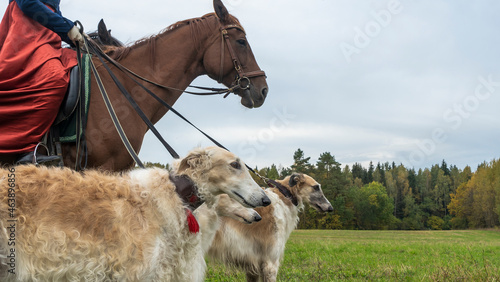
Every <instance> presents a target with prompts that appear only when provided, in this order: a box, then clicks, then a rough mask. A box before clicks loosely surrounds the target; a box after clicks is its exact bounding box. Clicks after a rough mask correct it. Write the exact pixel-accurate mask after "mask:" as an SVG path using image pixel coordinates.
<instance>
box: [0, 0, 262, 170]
mask: <svg viewBox="0 0 500 282" xmlns="http://www.w3.org/2000/svg"><path fill="white" fill-rule="evenodd" d="M214 10H215V13H211V14H207V15H205V16H203V17H200V18H194V19H190V20H185V21H181V22H178V23H175V24H173V25H171V26H169V27H168V28H166V29H165V30H164V31H163V32H161V33H159V34H157V35H155V36H152V37H150V38H147V39H143V40H140V41H138V42H136V43H135V44H133V45H131V46H129V47H116V48H115V49H114V50H112V51H111V52H110V53H109V54H110V56H111V57H114V58H115V60H116V61H118V62H119V63H120V64H122V65H123V66H125V67H126V68H128V69H130V70H131V71H133V72H135V73H137V74H139V75H141V76H142V77H145V78H147V79H149V80H151V81H154V82H156V83H158V84H161V85H166V86H169V87H172V88H176V89H181V90H185V89H186V88H187V87H188V86H189V84H190V83H191V82H192V81H193V80H194V79H195V78H196V77H198V76H200V75H205V74H206V75H208V76H209V77H210V78H212V79H214V80H217V81H218V82H220V83H223V84H224V85H225V86H227V87H231V86H234V84H235V83H236V82H235V78H237V77H241V74H242V73H243V74H245V73H253V74H255V73H261V74H259V75H257V76H255V75H248V77H249V78H248V80H246V83H247V85H245V87H243V88H239V89H236V90H235V91H234V92H235V94H237V95H239V96H240V97H241V104H242V105H244V106H245V107H247V108H257V107H260V106H261V105H262V104H263V103H264V100H265V98H266V96H267V92H268V86H267V83H266V77H265V75H264V74H263V72H262V71H260V68H259V66H258V64H257V62H256V60H255V58H254V55H253V53H252V50H251V48H250V45H249V44H248V42H247V39H246V37H245V32H244V29H243V27H241V25H240V23H239V21H238V20H237V19H236V18H235V17H234V16H232V15H230V14H229V13H228V11H227V9H226V8H225V7H224V5H223V4H222V2H221V1H220V0H214ZM222 30H226V31H227V35H228V37H227V40H224V39H223V38H224V37H223V32H221V31H222ZM225 41H226V42H225ZM228 45H230V46H231V48H229V47H228ZM230 53H233V54H230ZM231 55H233V56H236V57H237V59H238V61H239V62H240V64H241V69H242V70H239V71H238V70H236V67H235V64H234V62H233V59H232V56H231ZM93 61H94V63H95V64H96V66H97V69H98V71H99V74H100V76H101V79H102V81H103V82H104V84H105V86H106V90H107V93H108V95H109V98H110V100H111V102H112V104H113V107H114V109H115V111H116V113H117V115H118V118H119V120H120V123H121V124H122V125H123V127H124V131H125V133H126V135H127V137H128V139H129V140H130V143H131V144H132V146H133V148H134V150H135V151H136V152H139V150H140V148H141V145H142V142H143V139H144V135H145V134H146V132H147V131H148V128H147V126H146V124H145V123H144V122H143V121H142V119H141V118H140V117H139V116H138V115H137V114H136V113H135V112H134V110H133V108H132V107H131V106H130V105H129V104H128V102H127V100H126V99H125V98H124V97H123V96H122V94H121V93H120V91H119V90H118V88H117V87H115V86H114V84H113V82H112V78H111V77H110V76H109V74H108V73H107V72H106V70H105V69H104V67H103V66H102V64H100V63H99V62H98V59H97V58H93ZM112 69H113V71H114V73H115V75H116V76H117V77H118V79H119V80H120V81H121V82H122V83H123V85H124V86H125V88H126V89H127V91H128V92H129V93H131V95H132V96H133V97H134V99H135V101H136V102H137V103H138V104H139V106H140V107H141V109H142V110H143V111H144V113H145V114H146V115H147V117H148V118H149V119H150V120H151V121H152V122H153V123H156V122H157V121H158V120H160V119H161V118H162V117H163V116H164V115H165V114H166V112H167V111H168V109H166V108H165V107H163V106H162V105H161V104H160V103H158V102H157V101H156V100H155V99H154V98H152V97H151V96H149V95H148V94H147V93H146V92H144V90H141V89H140V87H139V86H137V85H136V84H134V82H132V81H131V80H130V79H129V78H127V74H125V73H122V72H119V71H117V70H116V68H115V67H112ZM247 86H248V87H247ZM146 87H147V88H149V89H150V90H151V91H153V92H154V93H155V94H156V95H158V96H159V97H160V98H162V99H163V100H164V101H166V102H167V103H168V104H169V105H173V104H174V103H175V101H176V100H177V99H178V98H179V97H180V96H181V94H182V93H183V92H182V91H178V90H168V89H164V88H160V87H157V86H153V85H147V86H146ZM91 89H92V90H91V99H90V107H89V116H88V121H87V127H86V136H87V147H88V162H87V167H99V168H101V169H104V170H110V171H121V170H125V169H128V168H130V167H132V166H133V165H134V161H133V159H132V158H131V157H130V155H129V154H128V152H127V150H126V149H125V146H124V145H123V144H122V141H121V140H120V137H119V136H118V134H117V132H116V129H115V128H114V125H113V123H112V121H111V118H110V116H109V114H108V111H107V110H106V107H105V105H104V102H103V99H102V97H101V94H100V93H99V89H98V86H97V84H96V81H95V79H94V78H92V82H91ZM62 149H63V159H64V165H65V166H68V167H75V156H76V146H75V144H74V143H66V144H63V148H62ZM5 160H6V159H5V158H4V159H3V160H0V162H3V163H8V161H7V162H6V161H5ZM10 161H11V162H12V158H10Z"/></svg>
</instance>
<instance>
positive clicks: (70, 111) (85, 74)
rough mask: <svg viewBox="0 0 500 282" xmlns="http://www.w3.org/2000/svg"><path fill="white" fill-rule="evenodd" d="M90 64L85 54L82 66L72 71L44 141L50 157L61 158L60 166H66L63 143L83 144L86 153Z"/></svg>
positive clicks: (88, 57) (88, 56)
mask: <svg viewBox="0 0 500 282" xmlns="http://www.w3.org/2000/svg"><path fill="white" fill-rule="evenodd" d="M89 64H90V55H87V54H85V55H84V56H83V57H82V65H81V66H75V67H73V68H72V69H71V71H70V81H69V84H68V90H67V91H66V95H65V96H64V99H63V101H62V103H61V106H60V107H59V112H58V114H57V117H56V119H55V121H54V123H53V124H52V127H51V128H50V130H49V132H48V133H47V134H46V135H45V137H44V139H43V141H42V144H44V145H45V146H46V147H47V148H48V152H49V155H50V156H52V155H57V156H60V163H59V165H60V166H63V165H64V164H63V161H62V148H61V143H67V142H76V143H77V146H79V144H83V145H82V146H83V147H84V149H83V151H84V152H85V151H86V144H85V132H84V129H85V127H86V120H87V113H88V107H89V103H90V66H89ZM82 78H83V81H82Z"/></svg>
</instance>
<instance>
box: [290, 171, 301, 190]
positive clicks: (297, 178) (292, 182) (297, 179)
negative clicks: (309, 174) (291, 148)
mask: <svg viewBox="0 0 500 282" xmlns="http://www.w3.org/2000/svg"><path fill="white" fill-rule="evenodd" d="M301 176H302V175H301V174H299V173H294V174H292V176H290V180H288V185H290V187H293V186H295V185H297V183H299V182H300V178H301Z"/></svg>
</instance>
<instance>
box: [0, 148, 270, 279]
mask: <svg viewBox="0 0 500 282" xmlns="http://www.w3.org/2000/svg"><path fill="white" fill-rule="evenodd" d="M234 162H239V159H238V158H237V157H236V156H234V155H233V154H231V153H229V152H227V151H225V150H222V149H219V148H209V149H206V150H205V149H197V150H195V151H194V152H193V153H190V154H189V155H188V156H187V157H186V158H185V159H183V160H181V162H180V164H181V166H178V167H177V170H176V171H175V173H176V174H188V175H190V176H192V180H193V181H194V183H195V184H196V185H197V186H198V187H201V188H202V189H200V190H199V193H200V197H203V198H204V199H210V200H212V199H214V197H215V195H218V194H221V193H232V194H235V193H234V192H233V190H234V189H236V190H235V191H236V194H238V195H240V194H241V195H248V196H247V197H246V198H244V199H240V198H238V200H239V201H248V202H252V203H254V199H258V200H257V201H255V206H262V203H263V202H265V201H269V199H267V197H266V196H265V194H264V193H263V192H262V190H261V189H260V188H259V187H258V185H257V184H256V183H253V184H248V183H250V182H249V180H248V178H249V176H248V175H246V174H245V171H243V170H238V169H233V168H232V166H231V165H230V164H232V163H234ZM15 170H16V171H15V175H16V182H15V184H16V194H15V200H16V213H15V218H16V219H17V222H16V230H15V240H16V241H15V254H16V262H15V275H10V274H9V272H8V269H9V268H10V266H9V265H8V264H7V263H8V258H7V256H8V255H9V252H10V248H11V246H9V245H8V242H9V237H11V235H10V233H9V230H8V227H9V222H8V221H7V220H8V219H10V214H9V206H8V203H9V202H8V200H9V197H10V196H9V194H8V190H7V189H4V188H5V187H7V178H8V174H9V172H8V170H7V169H0V185H1V186H0V187H1V188H2V189H0V227H1V229H0V231H1V232H0V281H203V279H204V272H205V268H206V265H205V260H204V258H203V251H202V248H201V238H200V237H201V236H200V233H197V234H192V233H190V232H189V228H188V224H187V220H186V219H187V215H186V210H185V207H184V205H183V202H182V200H181V199H180V198H179V196H178V195H177V193H176V192H175V187H174V185H173V183H172V182H171V181H170V178H169V173H168V171H166V170H162V169H158V168H153V169H144V170H143V169H139V170H134V171H131V172H128V173H126V174H123V175H118V174H110V173H105V172H99V171H86V172H84V173H83V174H81V173H76V172H74V171H72V170H70V169H67V168H62V169H61V168H45V167H36V166H32V165H29V166H18V167H15ZM198 171H202V172H203V173H199V172H198ZM247 174H248V172H247ZM241 183H247V184H246V185H241ZM245 193H246V194H245Z"/></svg>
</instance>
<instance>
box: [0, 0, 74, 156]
mask: <svg viewBox="0 0 500 282" xmlns="http://www.w3.org/2000/svg"><path fill="white" fill-rule="evenodd" d="M76 64H77V60H76V53H75V51H73V50H70V49H65V48H61V38H60V37H59V35H57V34H56V33H55V32H53V31H51V30H49V29H48V28H46V27H44V26H42V25H41V24H39V23H38V22H36V21H34V20H32V19H31V18H28V17H27V16H26V15H25V14H24V13H23V12H22V11H21V10H20V9H19V7H18V6H17V4H16V2H15V1H12V2H11V3H10V4H9V6H8V7H7V10H6V12H5V15H4V17H3V19H2V22H1V24H0V154H8V153H24V152H28V151H32V150H33V149H34V147H35V146H36V144H37V143H38V142H39V141H40V139H41V138H42V136H43V134H45V132H47V131H48V129H49V128H50V126H51V124H52V123H53V122H54V119H55V117H56V115H57V111H58V109H59V106H60V104H61V102H62V100H63V98H64V94H65V93H66V89H67V86H68V82H69V71H70V69H71V68H72V67H73V66H75V65H76Z"/></svg>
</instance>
